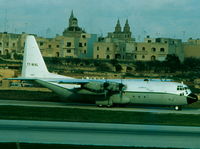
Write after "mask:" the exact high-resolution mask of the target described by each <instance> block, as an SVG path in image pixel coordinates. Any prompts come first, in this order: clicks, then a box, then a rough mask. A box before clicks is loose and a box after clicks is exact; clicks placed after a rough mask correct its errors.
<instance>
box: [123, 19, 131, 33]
mask: <svg viewBox="0 0 200 149" xmlns="http://www.w3.org/2000/svg"><path fill="white" fill-rule="evenodd" d="M124 33H130V26H129V24H128V19H126V23H125V25H124Z"/></svg>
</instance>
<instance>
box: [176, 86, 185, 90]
mask: <svg viewBox="0 0 200 149" xmlns="http://www.w3.org/2000/svg"><path fill="white" fill-rule="evenodd" d="M185 89H186V87H185V88H184V87H183V86H177V91H182V90H185Z"/></svg>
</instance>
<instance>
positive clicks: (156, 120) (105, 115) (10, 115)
mask: <svg viewBox="0 0 200 149" xmlns="http://www.w3.org/2000/svg"><path fill="white" fill-rule="evenodd" d="M0 119H20V120H41V121H43V120H46V121H70V122H97V123H122V124H149V125H154V124H159V125H182V126H200V117H199V115H195V114H174V113H169V114H168V113H167V114H166V113H162V114H159V113H150V112H132V111H107V110H106V111H104V110H95V109H94V110H93V109H79V108H67V107H66V108H54V107H26V106H0Z"/></svg>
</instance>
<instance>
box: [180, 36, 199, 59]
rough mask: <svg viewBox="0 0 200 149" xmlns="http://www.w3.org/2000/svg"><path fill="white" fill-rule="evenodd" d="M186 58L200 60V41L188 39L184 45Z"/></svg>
mask: <svg viewBox="0 0 200 149" xmlns="http://www.w3.org/2000/svg"><path fill="white" fill-rule="evenodd" d="M183 49H184V56H185V58H189V57H193V58H200V39H192V38H190V39H188V41H187V42H185V43H184V44H183Z"/></svg>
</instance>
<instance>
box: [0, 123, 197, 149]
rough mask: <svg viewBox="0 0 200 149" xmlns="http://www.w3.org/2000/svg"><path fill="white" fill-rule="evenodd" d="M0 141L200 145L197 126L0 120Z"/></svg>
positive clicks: (168, 145)
mask: <svg viewBox="0 0 200 149" xmlns="http://www.w3.org/2000/svg"><path fill="white" fill-rule="evenodd" d="M0 132H1V133H0V142H28V143H56V144H76V145H108V146H141V147H174V148H199V146H200V141H199V140H200V127H183V126H161V125H130V124H104V123H80V122H48V121H22V120H0Z"/></svg>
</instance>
